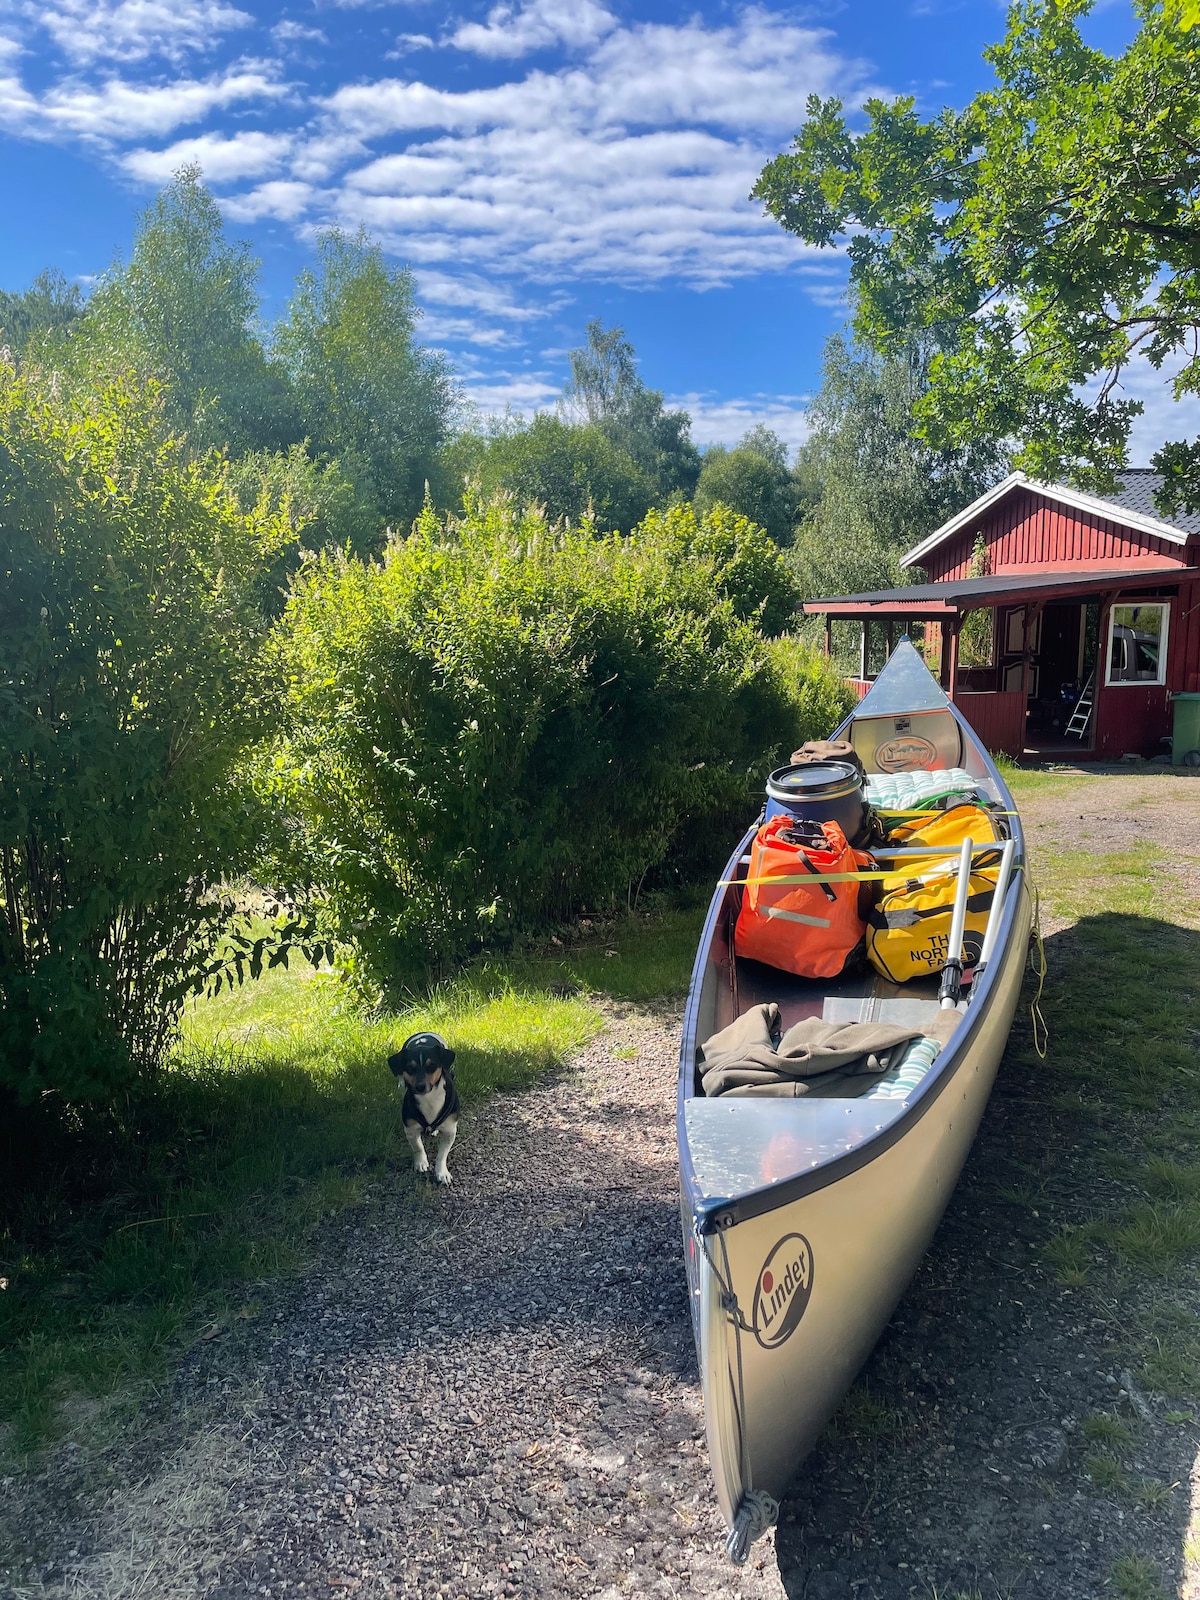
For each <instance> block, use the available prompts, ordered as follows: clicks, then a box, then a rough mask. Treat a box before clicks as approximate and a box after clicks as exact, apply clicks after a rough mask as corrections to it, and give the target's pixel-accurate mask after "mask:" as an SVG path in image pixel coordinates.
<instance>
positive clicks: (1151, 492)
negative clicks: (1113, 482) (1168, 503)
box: [1096, 467, 1200, 533]
mask: <svg viewBox="0 0 1200 1600" xmlns="http://www.w3.org/2000/svg"><path fill="white" fill-rule="evenodd" d="M1117 476H1118V477H1119V478H1120V480H1121V487H1120V488H1119V489H1118V490H1117V491H1116V493H1115V494H1102V495H1097V496H1096V498H1097V499H1099V500H1108V501H1110V502H1111V503H1112V504H1113V505H1114V506H1120V507H1121V509H1122V510H1123V511H1137V512H1140V513H1141V514H1142V515H1144V516H1147V517H1157V518H1158V520H1159V521H1160V522H1161V521H1163V515H1162V512H1161V511H1159V510H1158V508H1157V506H1156V505H1155V504H1154V496H1155V494H1156V493H1157V491H1158V490H1159V489H1161V488H1162V482H1163V474H1162V473H1161V472H1151V470H1150V468H1149V467H1127V468H1126V469H1125V471H1124V472H1120V473H1118V474H1117ZM1167 526H1168V527H1173V528H1182V529H1183V530H1184V532H1186V533H1200V511H1187V512H1179V513H1177V514H1176V515H1175V516H1173V517H1171V518H1170V519H1169V521H1168V522H1167Z"/></svg>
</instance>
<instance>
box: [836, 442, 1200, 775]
mask: <svg viewBox="0 0 1200 1600" xmlns="http://www.w3.org/2000/svg"><path fill="white" fill-rule="evenodd" d="M1160 481H1161V480H1160V479H1159V477H1158V475H1157V474H1156V473H1153V472H1149V471H1144V470H1140V469H1139V470H1131V471H1127V472H1124V473H1122V474H1121V487H1120V488H1119V490H1118V491H1117V492H1116V493H1115V494H1112V495H1096V494H1084V493H1081V492H1080V491H1079V490H1077V489H1067V488H1063V487H1062V486H1060V485H1058V484H1043V483H1034V482H1032V481H1030V480H1029V479H1027V478H1026V477H1025V475H1024V473H1021V472H1014V473H1013V474H1012V476H1011V477H1008V478H1006V479H1005V480H1004V482H1003V483H999V484H997V485H996V487H995V488H994V489H990V490H989V491H988V492H987V494H985V495H981V496H980V498H979V499H978V500H976V501H975V502H974V503H973V504H972V505H969V506H968V507H967V508H966V510H965V511H961V512H959V514H958V515H957V516H955V517H952V518H951V519H950V521H949V522H947V523H944V524H943V526H942V527H940V528H939V529H938V530H937V531H936V533H931V534H930V535H929V537H928V538H927V539H925V540H923V541H922V542H921V543H920V544H918V545H916V546H915V547H914V548H913V549H912V550H910V551H909V552H908V553H907V555H905V556H904V558H903V562H902V565H904V566H906V567H920V568H924V571H925V574H926V577H927V580H928V581H927V582H924V583H914V584H912V585H911V586H909V587H906V588H903V589H884V590H879V591H876V592H875V593H871V594H855V595H841V596H839V597H838V598H836V599H831V600H813V601H809V602H808V603H807V604H806V605H805V607H804V610H805V611H806V612H809V613H812V614H817V615H823V616H824V617H825V619H826V624H825V634H826V648H827V649H828V647H829V639H830V625H831V623H832V622H833V621H834V620H835V619H839V618H840V619H853V620H855V621H859V622H861V624H862V660H861V669H860V678H859V681H860V682H861V683H862V684H863V686H864V688H865V683H866V682H867V681H869V679H870V677H871V676H872V669H873V668H875V669H877V668H878V666H879V665H881V664H882V661H883V660H884V659H885V657H886V654H887V650H888V648H889V647H890V644H891V642H892V641H893V640H894V639H895V638H897V637H899V635H900V633H902V632H906V631H907V632H910V633H914V634H915V635H917V636H918V637H923V642H924V649H925V659H926V661H927V662H928V663H929V665H930V666H931V667H932V668H933V669H934V670H935V671H938V672H940V676H941V681H942V683H943V685H944V687H945V688H946V689H947V690H948V691H949V692H950V694H951V696H952V698H953V700H954V701H955V703H956V704H957V705H958V706H959V707H960V708H961V710H962V711H963V714H964V715H965V716H966V718H967V720H968V721H969V722H970V723H971V725H972V727H974V728H975V729H976V730H977V731H978V732H979V733H980V734H981V735H982V736H983V738H984V739H985V741H986V743H987V744H988V746H989V748H991V749H992V750H1003V751H1005V752H1007V753H1008V754H1010V755H1013V756H1020V755H1022V754H1024V753H1029V752H1038V753H1041V754H1059V755H1070V756H1072V757H1074V758H1077V759H1078V758H1079V757H1081V756H1082V757H1085V758H1086V757H1087V756H1089V755H1090V756H1093V757H1096V758H1106V759H1110V760H1111V759H1112V758H1113V757H1120V756H1122V755H1125V754H1127V753H1137V754H1140V755H1146V756H1150V755H1156V754H1158V753H1159V751H1160V750H1161V749H1162V748H1163V743H1162V741H1163V739H1164V738H1165V737H1166V736H1167V735H1169V734H1170V731H1171V721H1172V708H1171V703H1170V697H1171V695H1172V694H1173V693H1178V692H1181V691H1184V692H1188V693H1195V692H1197V691H1200V516H1195V515H1193V516H1179V517H1175V518H1173V519H1171V520H1169V521H1168V520H1166V519H1164V518H1163V517H1161V516H1160V515H1159V513H1158V512H1157V511H1156V509H1155V506H1154V490H1155V488H1156V486H1157V485H1158V483H1159V482H1160Z"/></svg>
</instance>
